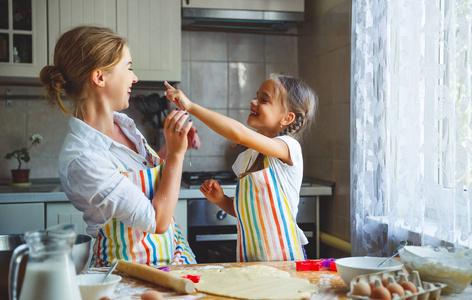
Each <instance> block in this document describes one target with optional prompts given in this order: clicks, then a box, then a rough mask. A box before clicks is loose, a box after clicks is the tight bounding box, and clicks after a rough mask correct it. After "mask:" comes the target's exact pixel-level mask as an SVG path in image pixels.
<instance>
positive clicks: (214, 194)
mask: <svg viewBox="0 0 472 300" xmlns="http://www.w3.org/2000/svg"><path fill="white" fill-rule="evenodd" d="M200 192H202V194H203V195H204V196H205V197H206V198H207V199H208V201H210V202H211V203H214V204H218V203H220V202H222V201H223V200H224V197H225V194H224V192H223V189H222V188H221V185H220V183H219V182H218V181H216V180H215V179H208V180H205V181H204V182H203V184H202V185H201V186H200Z"/></svg>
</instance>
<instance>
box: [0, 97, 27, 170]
mask: <svg viewBox="0 0 472 300" xmlns="http://www.w3.org/2000/svg"><path fill="white" fill-rule="evenodd" d="M25 102H26V101H22V100H18V101H11V102H10V103H9V105H8V106H7V105H6V104H5V102H4V101H1V102H0V140H1V141H2V142H1V143H0V179H10V177H11V175H10V169H16V168H17V167H18V163H17V161H16V159H14V158H13V159H8V160H7V159H4V157H5V155H6V154H7V153H9V152H11V151H13V150H15V149H19V148H21V147H24V146H26V145H27V144H26V133H25V131H26V111H25V104H26V103H25Z"/></svg>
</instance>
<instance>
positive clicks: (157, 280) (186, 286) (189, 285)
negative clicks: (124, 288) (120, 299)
mask: <svg viewBox="0 0 472 300" xmlns="http://www.w3.org/2000/svg"><path fill="white" fill-rule="evenodd" d="M116 269H117V270H118V271H120V272H123V273H125V274H127V275H129V276H131V277H134V278H138V279H142V280H144V281H147V282H150V283H153V284H157V285H159V286H162V287H166V288H170V289H173V290H174V291H176V292H179V293H184V294H192V293H195V292H196V289H195V284H194V283H193V282H192V281H190V280H188V279H186V278H179V277H175V276H172V275H170V274H169V273H167V272H164V271H161V270H159V269H156V268H153V267H150V266H147V265H141V264H135V263H131V262H127V261H123V260H120V261H119V262H118V266H117V267H116Z"/></svg>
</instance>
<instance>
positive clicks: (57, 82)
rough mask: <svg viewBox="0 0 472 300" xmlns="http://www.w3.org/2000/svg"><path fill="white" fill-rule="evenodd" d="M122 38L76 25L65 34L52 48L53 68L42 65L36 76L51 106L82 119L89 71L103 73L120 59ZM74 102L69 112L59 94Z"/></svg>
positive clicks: (101, 28) (104, 29)
mask: <svg viewBox="0 0 472 300" xmlns="http://www.w3.org/2000/svg"><path fill="white" fill-rule="evenodd" d="M125 45H126V41H125V39H124V38H122V37H120V36H119V35H117V34H116V33H114V32H113V31H112V30H111V29H109V28H104V27H95V26H79V27H75V28H73V29H71V30H69V31H67V32H65V33H64V34H63V35H62V36H61V37H60V38H59V40H58V41H57V43H56V47H55V48H54V65H49V66H45V67H44V68H43V69H42V70H41V72H40V74H39V77H40V79H41V82H42V83H43V85H44V86H45V88H46V90H47V93H48V96H49V99H50V101H51V103H52V104H56V105H58V106H59V108H60V109H61V110H62V112H64V113H65V114H73V115H74V116H76V117H83V115H84V111H83V107H82V104H83V99H84V98H85V97H86V95H85V91H86V87H87V86H88V83H89V80H90V79H89V76H90V74H91V73H92V71H94V70H96V69H101V70H103V71H107V70H109V69H111V68H112V67H114V66H115V65H116V64H117V63H118V62H119V60H120V59H121V57H122V54H123V48H124V47H125ZM64 93H65V94H66V95H68V96H69V97H70V98H71V99H72V100H73V103H74V107H73V112H70V111H69V109H67V108H66V106H65V105H64V101H63V100H62V96H63V94H64Z"/></svg>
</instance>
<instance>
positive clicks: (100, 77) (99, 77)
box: [90, 69, 105, 87]
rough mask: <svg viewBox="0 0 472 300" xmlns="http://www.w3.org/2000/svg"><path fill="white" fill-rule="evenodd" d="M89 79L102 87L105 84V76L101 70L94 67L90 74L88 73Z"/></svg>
mask: <svg viewBox="0 0 472 300" xmlns="http://www.w3.org/2000/svg"><path fill="white" fill-rule="evenodd" d="M90 81H91V82H92V84H94V85H96V86H98V87H104V86H105V78H104V74H103V72H102V70H100V69H96V70H94V71H92V74H90Z"/></svg>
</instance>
